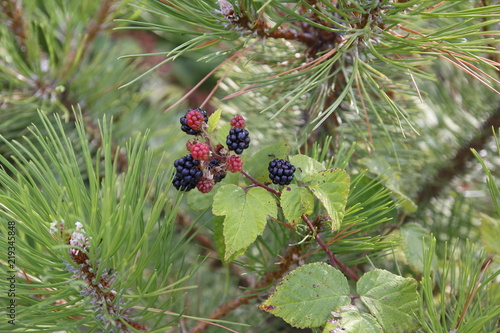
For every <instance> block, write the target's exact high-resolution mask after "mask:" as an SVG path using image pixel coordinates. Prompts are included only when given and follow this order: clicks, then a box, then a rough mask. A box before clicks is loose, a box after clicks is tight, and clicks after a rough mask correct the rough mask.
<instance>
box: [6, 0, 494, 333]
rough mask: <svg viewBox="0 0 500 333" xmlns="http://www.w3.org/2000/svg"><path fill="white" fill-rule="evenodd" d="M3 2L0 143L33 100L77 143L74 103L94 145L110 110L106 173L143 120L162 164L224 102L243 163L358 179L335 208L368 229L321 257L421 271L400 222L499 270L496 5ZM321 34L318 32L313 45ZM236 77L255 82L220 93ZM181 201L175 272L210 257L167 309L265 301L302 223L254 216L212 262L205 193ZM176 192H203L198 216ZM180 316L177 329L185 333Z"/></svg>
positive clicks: (259, 320) (24, 125) (239, 317)
mask: <svg viewBox="0 0 500 333" xmlns="http://www.w3.org/2000/svg"><path fill="white" fill-rule="evenodd" d="M335 4H336V6H335ZM221 5H225V6H227V7H225V8H232V10H233V11H234V12H233V14H231V13H229V12H228V11H227V9H226V11H224V8H221ZM0 7H1V14H0V15H1V16H0V20H1V22H2V24H1V25H0V73H1V74H0V134H1V135H2V136H4V137H5V138H6V139H8V140H19V139H20V138H22V137H23V136H27V137H31V136H32V134H31V132H30V131H29V130H28V128H29V126H30V125H32V124H34V125H37V126H40V125H41V123H40V117H39V116H38V114H37V110H41V111H42V112H43V113H45V114H48V115H50V114H54V113H55V114H58V115H60V116H61V117H62V118H63V119H64V120H65V122H63V126H64V127H65V129H66V131H67V132H66V133H68V136H69V137H70V138H73V139H74V142H75V144H78V142H77V140H76V138H77V135H76V132H75V130H74V126H73V123H74V121H75V117H74V113H73V111H72V110H73V109H77V108H80V109H81V112H82V116H83V124H84V127H85V130H86V132H87V133H88V136H89V138H88V139H89V142H90V144H91V148H92V149H94V150H95V151H97V149H98V148H99V147H100V145H101V143H102V138H101V133H100V131H99V129H98V121H99V120H100V119H102V117H103V116H104V115H106V116H108V117H113V123H114V130H113V137H112V140H113V145H112V149H113V152H114V153H116V154H117V156H118V157H117V161H118V162H117V165H118V167H117V168H118V171H122V170H126V169H127V166H128V164H129V163H130V161H128V160H127V154H126V149H125V148H124V147H125V143H126V142H127V140H128V139H129V138H130V137H131V136H134V135H136V134H138V133H144V132H145V131H146V130H150V133H149V136H148V141H147V146H148V147H150V148H152V154H153V157H152V158H153V160H154V161H155V163H157V164H158V166H159V167H160V169H161V170H163V171H164V172H165V173H168V172H170V170H171V165H172V163H173V161H174V160H175V159H176V158H179V157H180V156H182V155H184V154H185V145H184V143H185V141H186V140H185V136H184V134H183V133H182V132H181V131H180V130H179V118H180V117H181V116H182V115H183V114H184V113H185V112H186V110H187V109H188V108H190V107H198V106H202V107H203V108H204V109H206V110H207V111H208V113H209V114H210V113H211V112H213V111H214V110H216V109H218V108H222V110H223V119H222V123H227V122H228V121H229V120H230V119H231V117H232V116H233V115H235V114H242V115H243V116H244V117H245V118H247V119H248V125H247V126H248V128H249V130H250V133H251V137H252V146H251V148H250V149H249V152H248V153H246V154H245V156H243V159H244V161H245V162H246V161H247V160H248V161H249V163H252V162H251V161H250V160H251V159H250V157H247V156H251V155H252V154H253V153H255V152H257V151H258V150H259V149H260V148H262V147H265V146H267V145H270V144H273V143H276V142H278V141H281V140H286V141H287V142H288V143H289V144H290V145H291V147H292V153H298V152H300V153H307V154H308V155H310V156H313V157H315V158H317V159H318V160H321V161H323V160H324V161H326V162H327V163H330V162H332V159H333V166H335V167H344V168H346V169H347V170H348V172H349V173H350V174H351V175H352V177H353V179H354V180H353V184H355V185H353V191H352V193H351V197H350V198H349V200H350V201H349V203H348V207H355V204H356V203H362V204H363V207H364V208H363V209H361V211H357V210H356V209H354V208H353V209H352V210H351V215H349V214H347V215H346V220H347V221H353V222H354V221H360V220H364V222H363V223H364V224H363V223H361V224H360V225H358V226H357V227H358V228H359V229H360V230H361V232H358V233H355V234H354V235H348V236H347V237H346V238H345V239H342V240H339V241H338V242H336V243H334V244H333V245H332V250H333V251H334V252H336V253H339V256H340V257H341V258H342V259H343V260H345V261H346V262H347V263H349V264H352V265H358V267H357V269H359V270H360V271H363V270H365V269H368V268H367V267H371V265H374V266H376V267H380V268H386V269H389V270H393V271H398V270H401V273H402V274H404V275H405V274H406V275H408V276H413V277H418V276H419V274H421V273H422V272H423V270H422V269H421V268H420V269H419V268H415V266H414V265H412V264H411V260H410V262H409V261H408V260H409V259H408V257H405V254H404V253H405V244H406V246H408V244H410V243H409V242H410V241H409V240H410V239H411V237H408V236H407V235H408V232H409V231H408V230H406V229H401V230H402V231H401V233H400V228H399V227H400V226H401V225H406V224H407V223H409V222H414V223H416V224H417V225H419V226H421V227H422V229H417V231H415V230H413V229H411V228H410V230H411V233H413V232H417V234H418V232H421V233H422V234H426V235H430V234H433V235H434V236H435V237H436V239H437V243H436V244H437V245H436V247H437V248H438V250H437V251H436V253H435V255H436V256H437V258H436V260H438V262H439V263H442V262H445V261H446V260H450V259H449V258H447V257H445V256H446V253H445V252H444V251H441V250H439V249H442V248H444V244H445V243H444V242H450V243H449V244H458V245H456V250H455V252H454V256H456V257H455V258H456V259H457V260H458V258H459V257H460V256H461V255H462V253H472V255H474V254H477V257H476V258H482V259H483V260H485V256H486V255H487V256H489V257H493V258H494V259H495V260H493V263H492V264H491V265H490V267H489V269H491V270H492V271H495V270H498V268H499V267H500V266H499V265H498V263H497V261H498V246H495V244H494V242H495V240H497V241H498V238H496V239H495V238H493V239H492V237H490V234H491V233H496V234H497V235H498V231H497V230H498V228H499V224H498V221H499V219H500V211H499V210H498V209H497V207H498V202H497V201H496V200H498V199H499V198H498V197H495V196H494V195H492V193H494V190H492V189H494V188H495V187H496V185H495V182H497V180H496V179H497V176H498V174H499V171H500V169H499V168H500V155H499V153H498V152H499V149H498V146H497V143H498V142H497V141H495V136H494V135H493V134H494V133H495V131H498V128H499V127H500V96H499V94H498V90H500V85H499V84H498V79H499V75H498V66H499V52H500V50H499V43H498V35H499V19H498V13H499V12H500V5H499V4H498V1H487V0H481V1H475V0H473V1H413V0H410V1H389V0H381V1H349V0H345V1H326V0H321V1H319V0H318V1H303V0H300V1H299V0H297V1H286V2H285V1H273V0H271V1H249V0H242V1H239V2H238V1H232V0H230V1H219V2H218V1H215V0H199V1H189V2H186V1H180V0H172V1H167V0H165V1H163V0H161V1H156V0H145V1H134V0H101V1H94V0H92V1H84V2H75V1H65V0H50V1H41V0H40V1H24V2H22V1H16V0H8V1H2V2H1V4H0ZM231 15H233V16H231ZM236 18H239V19H236ZM305 18H307V19H308V20H306V19H305ZM286 31H288V32H293V31H295V32H296V33H298V35H301V36H302V37H301V38H299V37H297V36H298V35H295V36H290V35H287V34H286ZM415 31H417V32H418V33H415ZM315 34H316V35H315ZM318 34H319V36H322V37H323V38H324V39H325V40H327V42H324V43H319V44H318V43H315V38H317V37H318ZM311 36H313V37H311ZM335 47H338V49H339V51H338V52H331V51H332V50H333V49H334V48H335ZM329 52H331V53H329ZM328 53H329V54H328ZM325 54H327V56H325ZM322 57H324V58H322ZM318 59H322V60H321V61H318ZM308 63H313V64H314V65H312V66H308V67H306V66H305V64H308ZM300 66H302V67H300ZM200 82H201V84H199V83H200ZM245 87H251V88H255V90H253V89H249V90H248V91H244V92H245V93H244V94H239V95H233V96H230V95H231V94H234V93H236V92H243V91H242V90H241V89H244V88H245ZM193 89H194V90H193ZM212 93H213V95H212ZM228 97H231V98H228ZM51 119H52V118H51ZM471 148H474V149H475V150H476V151H477V155H478V156H477V157H480V158H481V159H482V160H481V162H482V163H483V164H481V163H479V161H478V158H477V157H476V156H474V155H473V154H472V152H471ZM0 154H1V155H2V156H4V157H5V158H6V159H7V160H9V159H10V156H11V155H12V151H11V148H10V147H9V146H8V145H6V144H4V143H0ZM163 154H165V156H166V158H164V159H163V160H162V159H161V156H162V155H163ZM78 160H79V161H80V162H81V163H82V166H81V170H82V172H85V168H83V159H81V158H80V159H78ZM253 163H256V162H253ZM250 165H251V164H250ZM487 172H490V175H491V176H490V182H487V181H486V174H487ZM84 176H85V175H84ZM491 179H492V180H491ZM228 181H237V177H236V176H232V177H228ZM492 191H493V192H492ZM171 194H172V195H174V193H171ZM187 199H188V200H184V202H183V204H181V205H180V207H179V211H178V217H177V228H178V230H179V232H180V233H183V232H186V231H187V232H188V233H189V234H190V235H191V236H192V238H190V239H189V240H190V242H192V244H193V246H192V247H187V252H186V254H185V260H186V261H185V264H189V263H190V262H192V263H194V262H198V260H199V259H198V257H199V256H200V255H201V256H206V255H208V258H207V259H206V261H205V263H204V265H202V266H201V267H200V269H199V270H198V271H197V272H196V273H195V274H193V277H192V278H191V280H190V281H189V284H195V285H198V288H197V289H196V290H195V291H192V292H191V291H190V292H189V293H188V294H187V296H186V298H185V300H184V304H181V305H183V306H185V307H186V309H187V310H186V312H185V314H187V315H194V316H207V315H208V314H210V313H212V312H213V311H214V310H215V308H216V307H217V306H218V305H219V304H223V303H225V302H228V301H230V300H232V299H234V298H237V297H238V296H240V295H241V293H242V291H241V290H240V289H241V288H243V289H245V288H250V287H255V286H260V288H261V289H260V290H256V291H255V293H256V294H259V296H258V297H255V298H257V299H260V298H262V297H264V296H265V295H266V294H265V293H266V292H267V290H266V288H265V287H267V286H266V285H264V284H261V285H259V281H260V282H262V281H267V282H269V285H272V283H274V281H273V280H272V279H270V280H266V278H268V274H269V272H271V271H273V270H274V269H276V265H275V262H277V261H279V259H277V255H286V254H287V252H286V250H284V249H287V248H288V249H294V247H293V246H290V244H296V243H298V242H300V241H301V239H300V237H299V235H300V233H299V234H295V233H291V232H290V231H289V230H288V229H287V228H285V227H283V226H281V225H279V224H268V230H267V231H266V234H265V235H264V236H262V237H259V239H258V241H257V242H256V243H255V244H254V245H253V246H252V247H251V248H250V249H249V250H248V251H247V254H246V255H245V256H243V257H241V258H239V259H238V260H237V261H236V262H235V263H234V264H231V265H221V264H220V262H219V261H218V260H217V259H215V260H212V258H215V257H217V254H216V251H215V245H214V243H213V231H212V229H213V224H212V220H213V216H212V215H211V214H210V201H209V199H206V198H205V199H202V198H201V195H200V194H198V193H194V192H193V193H189V195H187ZM203 200H205V201H203ZM189 202H196V203H199V202H203V204H201V205H199V206H201V208H203V209H205V210H201V211H199V210H194V209H193V208H194V207H193V206H189V205H188V204H187V203H189ZM194 206H196V205H194ZM380 207H382V208H380ZM198 208H200V207H198ZM410 225H413V224H410ZM422 230H423V231H422ZM348 232H349V230H346V231H345V233H346V234H347V233H348ZM405 233H406V234H405ZM400 234H401V235H400ZM381 235H384V236H385V235H389V237H385V238H384V237H381ZM412 235H413V234H412ZM330 236H331V235H330ZM399 236H402V238H399ZM382 239H383V241H382V242H379V241H380V240H382ZM401 239H403V244H402V247H400V245H401ZM405 241H407V242H408V243H405ZM413 241H414V239H413ZM466 243H475V244H477V247H476V248H474V249H471V248H470V247H468V245H466ZM397 244H399V245H397ZM412 244H413V243H412ZM306 245H307V244H306ZM483 246H485V250H486V254H484V253H483V252H481V253H480V250H479V249H481V248H482V247H483ZM311 247H313V244H311ZM284 251H285V252H284ZM292 252H293V251H292ZM366 252H370V255H369V256H367V258H368V260H366V259H365V255H366ZM288 254H290V255H292V253H291V252H289V253H288ZM321 255H322V253H317V252H315V253H311V254H309V255H308V256H304V257H301V259H300V260H299V261H298V262H297V263H300V262H303V261H304V260H306V261H307V260H313V261H315V260H321ZM406 255H408V253H406ZM431 256H432V255H431ZM422 260H423V259H422ZM457 262H458V261H457ZM476 268H477V267H476ZM478 269H480V268H478ZM471 274H472V273H471ZM427 287H429V286H427ZM443 288H444V287H443ZM495 288H496V291H495V290H492V291H490V292H491V293H492V295H493V296H491V297H490V298H488V300H484V299H483V301H484V302H485V303H484V305H485V306H486V305H488V304H489V305H491V306H492V307H493V310H495V311H498V304H499V302H498V299H499V292H498V279H497V280H496V287H495ZM492 289H494V288H492ZM453 290H454V291H455V289H453ZM467 290H469V289H467ZM467 290H466V291H467ZM466 291H457V292H463V293H465V292H466ZM260 293H262V294H260ZM495 302H496V303H495ZM495 304H496V305H495ZM449 306H453V302H452V303H451V304H450V305H449ZM181 307H182V306H181ZM225 319H227V320H234V321H237V322H243V323H246V324H248V325H250V327H251V328H248V329H245V330H244V331H247V332H278V331H283V332H285V331H286V332H292V331H294V329H293V328H290V327H288V326H287V325H285V324H284V323H283V322H281V321H280V320H278V319H276V318H270V317H268V316H267V314H265V313H263V312H261V311H258V310H257V309H256V307H255V306H253V307H249V306H245V307H244V306H242V307H238V308H237V309H236V310H235V311H233V312H232V313H231V314H230V315H229V316H228V317H227V318H225ZM192 324H193V323H192V322H190V321H189V320H188V319H182V320H181V321H180V326H181V327H182V328H183V329H186V330H187V329H188V328H189V327H191V326H192ZM434 324H435V325H437V324H436V323H434ZM434 329H435V327H434ZM494 329H495V328H494V327H493V326H491V331H493V330H494ZM211 330H212V331H214V332H217V331H220V328H211Z"/></svg>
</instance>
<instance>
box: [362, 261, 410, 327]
mask: <svg viewBox="0 0 500 333" xmlns="http://www.w3.org/2000/svg"><path fill="white" fill-rule="evenodd" d="M356 288H357V291H358V294H359V295H360V299H361V301H362V302H363V303H364V304H365V305H366V306H367V307H368V309H369V310H370V312H371V313H372V314H373V316H374V317H375V318H376V319H377V320H378V322H379V324H380V325H381V326H382V328H383V329H384V332H388V333H390V332H404V331H413V330H414V329H416V328H417V327H418V320H417V318H416V317H415V313H418V311H419V305H418V294H417V282H416V281H415V280H414V279H410V278H403V277H401V276H399V275H395V274H392V273H391V272H388V271H385V270H382V269H375V270H373V271H370V272H368V273H366V274H365V275H363V276H362V277H361V278H360V279H359V281H358V283H357V287H356Z"/></svg>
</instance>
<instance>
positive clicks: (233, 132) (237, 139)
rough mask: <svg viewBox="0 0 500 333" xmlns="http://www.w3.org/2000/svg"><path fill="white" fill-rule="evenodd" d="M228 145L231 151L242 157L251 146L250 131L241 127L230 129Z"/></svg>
mask: <svg viewBox="0 0 500 333" xmlns="http://www.w3.org/2000/svg"><path fill="white" fill-rule="evenodd" d="M226 144H227V148H228V149H229V150H233V151H234V152H235V153H236V154H238V155H240V154H241V153H243V150H245V149H247V148H248V146H249V145H250V137H249V136H248V131H247V130H246V129H242V128H240V127H236V128H232V129H230V130H229V135H228V136H227V139H226Z"/></svg>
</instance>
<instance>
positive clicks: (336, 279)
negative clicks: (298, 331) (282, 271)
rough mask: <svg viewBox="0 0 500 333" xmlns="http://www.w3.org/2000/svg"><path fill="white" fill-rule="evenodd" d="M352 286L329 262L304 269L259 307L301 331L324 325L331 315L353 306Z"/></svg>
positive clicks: (286, 278)
mask: <svg viewBox="0 0 500 333" xmlns="http://www.w3.org/2000/svg"><path fill="white" fill-rule="evenodd" d="M350 301H351V298H350V297H349V285H348V283H347V279H346V278H345V276H344V275H343V274H342V273H341V272H340V271H339V270H337V269H335V268H333V267H332V266H330V265H327V264H325V263H313V264H307V265H303V266H300V267H299V268H297V269H295V270H293V271H292V272H290V273H289V274H288V275H287V276H285V277H284V278H283V282H282V283H281V284H280V285H279V286H278V287H277V288H276V292H275V293H274V294H273V295H271V296H270V297H269V298H268V299H267V300H266V301H265V302H264V303H262V304H261V305H260V306H259V308H260V309H261V310H264V311H267V312H269V313H272V314H273V315H275V316H278V317H280V318H282V319H283V320H284V321H286V322H287V323H289V324H290V325H293V326H295V327H299V328H305V327H318V326H321V325H324V324H325V322H326V321H327V320H328V317H329V316H330V313H331V312H332V311H335V310H336V309H337V308H339V307H341V306H345V305H347V304H349V303H350Z"/></svg>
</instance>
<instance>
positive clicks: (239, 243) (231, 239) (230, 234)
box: [212, 184, 277, 262]
mask: <svg viewBox="0 0 500 333" xmlns="http://www.w3.org/2000/svg"><path fill="white" fill-rule="evenodd" d="M212 212H213V213H214V215H218V216H222V215H224V216H225V217H226V218H225V219H224V228H223V236H224V244H225V253H224V261H226V262H227V261H229V259H231V258H234V257H233V255H235V254H236V253H241V251H244V250H246V248H247V247H248V246H249V245H250V244H252V243H253V241H254V240H255V239H256V238H257V236H258V235H261V234H262V232H263V231H264V228H265V226H266V217H267V216H268V215H269V216H272V217H276V214H277V205H276V201H275V200H274V198H273V196H272V195H271V194H269V192H267V191H266V190H265V189H263V188H261V187H254V188H251V189H250V190H248V191H247V192H245V191H244V190H243V189H242V188H240V187H238V186H236V185H233V184H229V185H225V186H222V187H221V188H219V190H218V191H217V193H216V194H215V196H214V204H213V206H212Z"/></svg>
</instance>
